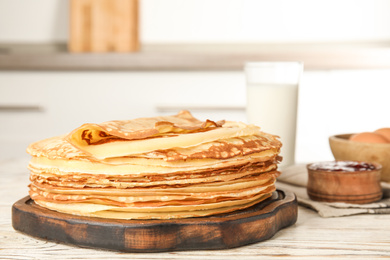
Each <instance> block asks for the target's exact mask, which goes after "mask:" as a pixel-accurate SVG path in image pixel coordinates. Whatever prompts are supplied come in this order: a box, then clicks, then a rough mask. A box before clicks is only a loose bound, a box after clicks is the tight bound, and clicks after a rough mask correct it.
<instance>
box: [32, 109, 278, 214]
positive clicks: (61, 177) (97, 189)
mask: <svg viewBox="0 0 390 260" xmlns="http://www.w3.org/2000/svg"><path fill="white" fill-rule="evenodd" d="M280 148H281V142H280V141H279V140H278V137H277V136H274V135H272V134H267V133H264V132H261V131H260V128H259V127H257V126H254V125H247V124H244V123H239V122H231V121H224V120H221V121H218V122H214V121H211V120H206V121H200V120H198V119H196V118H194V117H193V116H192V115H191V114H190V113H189V112H188V111H182V112H180V113H179V114H177V115H173V116H165V117H151V118H139V119H134V120H124V121H109V122H105V123H101V124H84V125H82V126H81V127H79V128H77V129H75V130H73V131H72V132H70V133H69V134H67V135H63V136H58V137H52V138H48V139H45V140H42V141H39V142H35V143H33V144H31V145H30V146H29V147H28V148H27V152H28V153H29V154H31V155H32V159H31V161H30V163H29V166H28V167H29V169H30V172H31V173H30V180H31V184H30V197H31V198H32V199H33V200H34V201H35V202H36V203H37V204H38V205H40V206H42V207H46V208H49V209H52V210H56V211H59V212H64V213H69V214H76V215H83V216H93V217H102V218H118V219H170V218H187V217H199V216H208V215H214V214H219V213H226V212H231V211H235V210H239V209H244V208H247V207H250V206H252V205H254V204H256V203H259V202H260V201H262V200H265V199H266V198H268V197H270V196H271V194H272V192H273V191H274V190H275V185H274V183H275V180H276V178H277V177H278V176H279V174H280V173H279V172H278V171H277V164H278V162H279V161H280V160H281V157H280V156H279V153H280Z"/></svg>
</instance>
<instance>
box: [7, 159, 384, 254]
mask: <svg viewBox="0 0 390 260" xmlns="http://www.w3.org/2000/svg"><path fill="white" fill-rule="evenodd" d="M27 163H28V158H25V159H15V160H6V161H0V259H245V260H247V259H248V260H249V259H270V258H272V259H275V258H276V259H277V258H280V259H313V258H315V259H328V258H330V257H332V258H336V259H346V258H353V259H374V258H390V215H357V216H350V217H342V218H321V217H320V216H318V214H317V213H316V212H314V211H312V210H310V209H306V208H303V207H299V210H298V221H297V223H296V224H295V225H293V226H290V227H288V228H286V229H283V230H281V231H279V232H278V233H277V234H276V235H275V236H274V237H273V238H271V239H269V240H267V241H264V242H260V243H256V244H252V245H248V246H243V247H240V248H234V249H229V250H211V251H182V252H167V253H147V254H140V253H122V252H112V251H103V250H96V249H87V248H79V247H75V246H69V245H64V244H57V243H53V242H47V241H44V240H39V239H35V238H32V237H29V236H27V235H24V234H22V233H19V232H17V231H15V230H14V229H13V228H12V223H11V207H12V204H13V203H14V202H16V201H17V200H19V199H21V198H23V197H25V196H26V195H27V194H28V193H27V192H28V188H27V185H28V183H29V180H28V176H29V173H28V170H27V169H26V166H27ZM232 235H234V234H232Z"/></svg>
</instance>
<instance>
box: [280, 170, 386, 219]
mask: <svg viewBox="0 0 390 260" xmlns="http://www.w3.org/2000/svg"><path fill="white" fill-rule="evenodd" d="M281 172H282V174H281V175H280V176H279V177H278V181H277V183H276V187H277V188H279V189H283V190H286V191H291V192H294V193H295V195H296V196H297V200H298V204H299V205H301V206H304V207H307V208H311V209H313V210H315V211H317V212H318V214H319V215H320V216H321V217H324V218H331V217H341V216H350V215H357V214H390V184H389V183H385V182H382V183H381V186H382V190H383V197H382V199H381V200H380V201H378V202H375V203H369V204H351V203H343V202H318V201H314V200H311V199H310V198H309V196H308V195H307V192H306V185H307V181H308V173H307V169H306V164H297V165H293V166H289V167H286V168H285V169H282V170H281Z"/></svg>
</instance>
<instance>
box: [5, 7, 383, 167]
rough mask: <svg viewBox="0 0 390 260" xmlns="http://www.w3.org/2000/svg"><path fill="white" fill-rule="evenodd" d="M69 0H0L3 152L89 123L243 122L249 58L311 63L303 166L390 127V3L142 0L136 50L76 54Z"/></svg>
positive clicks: (16, 153)
mask: <svg viewBox="0 0 390 260" xmlns="http://www.w3.org/2000/svg"><path fill="white" fill-rule="evenodd" d="M82 1H84V2H85V1H86V0H79V2H80V3H81V2H82ZM89 1H91V0H89ZM69 3H70V2H69V1H68V0H34V1H31V0H18V1H10V0H0V161H2V160H9V159H12V158H19V157H27V156H28V155H27V154H26V153H25V149H26V147H27V145H28V144H29V143H31V142H33V141H37V140H40V139H43V138H47V137H50V136H54V135H60V134H65V133H67V132H69V131H71V130H72V129H74V128H76V127H78V126H80V125H81V124H83V123H87V122H88V123H93V122H103V121H107V120H113V119H132V118H136V117H145V116H155V115H162V114H174V113H177V112H178V111H179V110H181V109H189V110H190V111H191V112H192V113H193V114H194V115H195V116H197V117H199V118H201V119H206V118H210V119H212V120H220V119H227V120H239V121H243V122H245V121H246V116H245V106H246V90H245V77H244V73H243V66H244V63H245V62H246V61H272V60H275V61H276V60H284V61H287V60H297V61H303V62H304V63H305V71H304V74H303V77H302V82H301V86H300V90H299V107H298V127H297V144H296V162H298V163H300V162H311V161H319V160H332V159H333V156H332V154H331V152H330V149H329V145H328V137H329V136H330V135H334V134H339V133H352V132H363V131H373V130H375V129H377V128H381V127H390V1H389V0H344V1H337V0H318V1H310V0H274V1H265V0H186V1H183V0H139V7H138V10H137V14H138V16H139V19H138V25H137V26H138V27H137V28H138V42H139V50H138V51H136V52H133V53H124V52H116V53H114V52H108V53H104V52H103V53H102V52H100V53H70V52H68V49H67V43H68V41H69V30H70V26H69V24H70V19H69V17H70V9H71V8H70V7H69ZM282 108H283V104H279V103H275V104H274V106H273V107H270V108H269V113H272V112H273V111H275V110H276V109H282Z"/></svg>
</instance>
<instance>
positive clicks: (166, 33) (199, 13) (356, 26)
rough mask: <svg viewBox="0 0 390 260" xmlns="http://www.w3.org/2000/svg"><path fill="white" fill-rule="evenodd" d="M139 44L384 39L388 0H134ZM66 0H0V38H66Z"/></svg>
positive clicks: (388, 32)
mask: <svg viewBox="0 0 390 260" xmlns="http://www.w3.org/2000/svg"><path fill="white" fill-rule="evenodd" d="M140 4H141V8H140V17H141V20H140V24H141V26H140V29H141V41H142V43H161V42H191V43H194V42H206V43H207V42H259V41H261V42H317V41H383V40H390V1H388V0H342V1H339V0H316V1H312V0H273V1H266V0H185V1H183V0H140ZM68 9H69V8H68V1H67V0H33V1H31V0H0V42H20V41H22V42H48V41H49V42H51V41H66V40H67V37H68V11H69V10H68Z"/></svg>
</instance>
